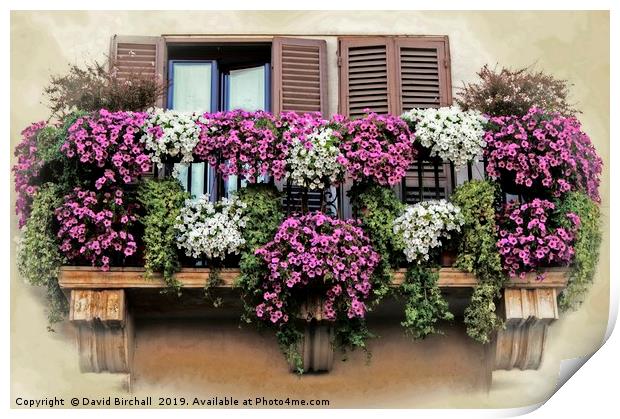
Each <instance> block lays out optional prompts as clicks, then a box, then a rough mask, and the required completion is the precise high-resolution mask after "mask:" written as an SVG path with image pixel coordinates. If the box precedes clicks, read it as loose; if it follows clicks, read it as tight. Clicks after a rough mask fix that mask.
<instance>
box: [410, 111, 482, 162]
mask: <svg viewBox="0 0 620 419" xmlns="http://www.w3.org/2000/svg"><path fill="white" fill-rule="evenodd" d="M401 118H403V119H404V120H405V121H407V122H408V123H409V125H410V126H411V127H412V128H414V129H415V138H416V140H417V141H418V142H419V143H420V145H421V146H422V147H425V148H427V149H428V150H429V152H430V154H429V155H430V156H439V157H440V158H441V159H442V160H445V161H451V162H453V163H454V166H455V167H456V168H459V167H461V166H464V165H466V164H467V162H469V161H471V160H473V159H474V158H475V157H476V156H479V155H480V154H482V148H483V147H484V146H485V145H486V142H485V141H484V124H485V123H486V118H484V117H483V116H482V114H481V113H480V112H478V111H462V110H461V109H460V108H459V107H458V106H449V107H443V108H439V109H437V108H425V109H411V110H410V111H408V112H405V113H404V114H403V115H402V116H401Z"/></svg>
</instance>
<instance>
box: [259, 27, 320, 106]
mask: <svg viewBox="0 0 620 419" xmlns="http://www.w3.org/2000/svg"><path fill="white" fill-rule="evenodd" d="M271 48H272V49H271V51H272V52H271V55H272V61H271V64H272V67H273V74H272V90H273V98H272V100H273V112H274V113H275V114H279V113H280V112H282V111H295V112H297V113H305V112H321V113H322V114H323V116H325V117H327V116H328V115H327V74H326V72H327V52H326V51H327V44H326V42H325V41H324V40H320V39H303V38H281V37H276V38H274V40H273V44H272V47H271Z"/></svg>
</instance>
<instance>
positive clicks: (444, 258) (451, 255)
mask: <svg viewBox="0 0 620 419" xmlns="http://www.w3.org/2000/svg"><path fill="white" fill-rule="evenodd" d="M456 256H457V254H456V252H455V251H454V250H442V251H441V257H440V263H441V266H445V267H450V266H454V264H455V263H456Z"/></svg>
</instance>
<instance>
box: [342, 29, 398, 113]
mask: <svg viewBox="0 0 620 419" xmlns="http://www.w3.org/2000/svg"><path fill="white" fill-rule="evenodd" d="M392 49H393V43H392V41H391V39H390V38H343V39H341V40H340V45H339V57H338V62H339V64H340V106H339V108H340V113H342V114H343V115H346V116H348V117H350V118H357V117H360V116H363V115H364V110H365V109H367V108H368V109H370V110H372V111H374V112H377V113H379V114H386V113H393V112H394V109H393V107H394V106H393V103H392V102H393V99H392V98H393V96H394V91H393V82H392V80H393V71H394V69H393V65H392V63H391V61H393V59H392V57H393V53H392Z"/></svg>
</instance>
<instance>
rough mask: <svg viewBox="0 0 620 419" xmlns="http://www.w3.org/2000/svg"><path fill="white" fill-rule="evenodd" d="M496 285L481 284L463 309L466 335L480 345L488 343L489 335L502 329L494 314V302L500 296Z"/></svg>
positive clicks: (502, 323) (500, 322) (499, 320)
mask: <svg viewBox="0 0 620 419" xmlns="http://www.w3.org/2000/svg"><path fill="white" fill-rule="evenodd" d="M500 290H501V288H499V289H498V287H497V285H495V284H490V283H484V282H481V283H480V284H479V285H478V286H477V287H476V288H475V289H474V292H473V294H472V296H471V302H470V303H469V306H468V307H467V308H466V309H465V319H464V321H465V324H466V325H467V334H468V335H469V336H470V337H471V338H472V339H475V340H477V341H478V342H480V343H488V342H489V341H490V338H491V334H492V333H493V332H494V331H495V330H498V329H500V328H502V327H503V325H504V322H503V321H502V319H501V318H500V317H498V316H497V314H496V310H495V309H496V307H495V300H496V299H497V298H498V297H499V296H500Z"/></svg>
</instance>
